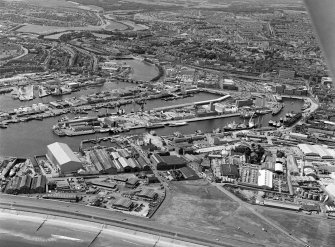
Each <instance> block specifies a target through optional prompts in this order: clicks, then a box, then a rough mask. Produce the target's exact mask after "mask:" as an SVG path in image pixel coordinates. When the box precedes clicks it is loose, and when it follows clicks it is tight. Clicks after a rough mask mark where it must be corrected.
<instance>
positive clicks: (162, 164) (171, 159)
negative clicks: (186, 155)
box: [150, 154, 186, 170]
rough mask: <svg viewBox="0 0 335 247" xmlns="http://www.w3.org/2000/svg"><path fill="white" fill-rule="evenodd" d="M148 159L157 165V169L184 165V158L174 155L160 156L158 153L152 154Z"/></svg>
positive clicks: (175, 167) (177, 167) (176, 167)
mask: <svg viewBox="0 0 335 247" xmlns="http://www.w3.org/2000/svg"><path fill="white" fill-rule="evenodd" d="M150 159H151V161H152V162H153V163H154V165H155V166H156V167H157V170H172V169H179V168H182V167H184V166H186V160H185V159H183V158H181V157H178V156H174V155H169V156H160V155H159V154H153V155H151V157H150Z"/></svg>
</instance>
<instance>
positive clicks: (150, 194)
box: [137, 189, 158, 201]
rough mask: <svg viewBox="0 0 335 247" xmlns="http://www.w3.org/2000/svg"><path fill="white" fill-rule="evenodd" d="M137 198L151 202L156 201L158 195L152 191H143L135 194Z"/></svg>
mask: <svg viewBox="0 0 335 247" xmlns="http://www.w3.org/2000/svg"><path fill="white" fill-rule="evenodd" d="M137 196H138V197H141V198H144V199H146V200H150V201H153V200H156V199H157V197H158V194H157V193H156V192H155V191H154V190H153V189H143V190H142V191H141V192H140V193H138V194H137Z"/></svg>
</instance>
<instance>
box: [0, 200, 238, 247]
mask: <svg viewBox="0 0 335 247" xmlns="http://www.w3.org/2000/svg"><path fill="white" fill-rule="evenodd" d="M0 208H4V209H10V210H14V211H27V212H35V213H40V214H45V215H54V216H60V217H66V218H71V219H79V220H84V221H89V222H95V223H99V224H106V225H109V226H114V227H121V228H124V229H128V230H132V231H136V232H142V233H147V234H152V235H155V236H160V237H164V238H170V239H174V240H179V241H184V242H188V243H194V244H200V245H203V246H214V247H216V246H236V245H234V244H232V243H231V242H229V240H227V238H225V239H223V238H221V236H218V235H214V234H207V233H203V232H201V231H199V230H196V229H185V228H181V227H173V226H167V225H163V224H160V223H158V222H155V221H154V220H151V219H147V218H140V217H136V216H132V215H125V214H123V213H121V212H120V213H119V212H111V211H110V210H106V209H103V208H97V207H89V206H84V205H79V204H75V203H64V202H60V201H53V200H42V199H35V198H28V197H23V196H12V195H6V194H2V195H1V197H0Z"/></svg>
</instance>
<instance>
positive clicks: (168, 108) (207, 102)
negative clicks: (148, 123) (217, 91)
mask: <svg viewBox="0 0 335 247" xmlns="http://www.w3.org/2000/svg"><path fill="white" fill-rule="evenodd" d="M230 97H231V96H230V95H225V96H223V97H220V98H218V99H212V100H204V101H199V102H193V103H185V104H180V105H172V106H164V107H157V108H154V109H152V111H166V110H171V109H176V108H182V107H186V106H194V105H205V104H209V103H216V102H220V101H223V100H226V99H228V98H230Z"/></svg>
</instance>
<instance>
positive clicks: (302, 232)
mask: <svg viewBox="0 0 335 247" xmlns="http://www.w3.org/2000/svg"><path fill="white" fill-rule="evenodd" d="M257 211H259V212H261V213H262V214H263V215H264V216H266V217H267V218H269V219H272V220H273V222H274V223H275V224H277V225H280V226H282V227H284V228H285V229H287V230H288V231H289V232H291V233H292V234H293V235H294V236H297V237H299V238H301V239H303V240H305V241H308V243H310V245H311V246H318V247H333V246H335V234H334V233H335V220H330V219H322V218H318V217H313V216H308V215H304V214H301V213H299V214H298V213H291V212H288V213H285V212H280V211H278V210H273V209H270V208H263V207H262V208H259V209H258V210H257Z"/></svg>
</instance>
